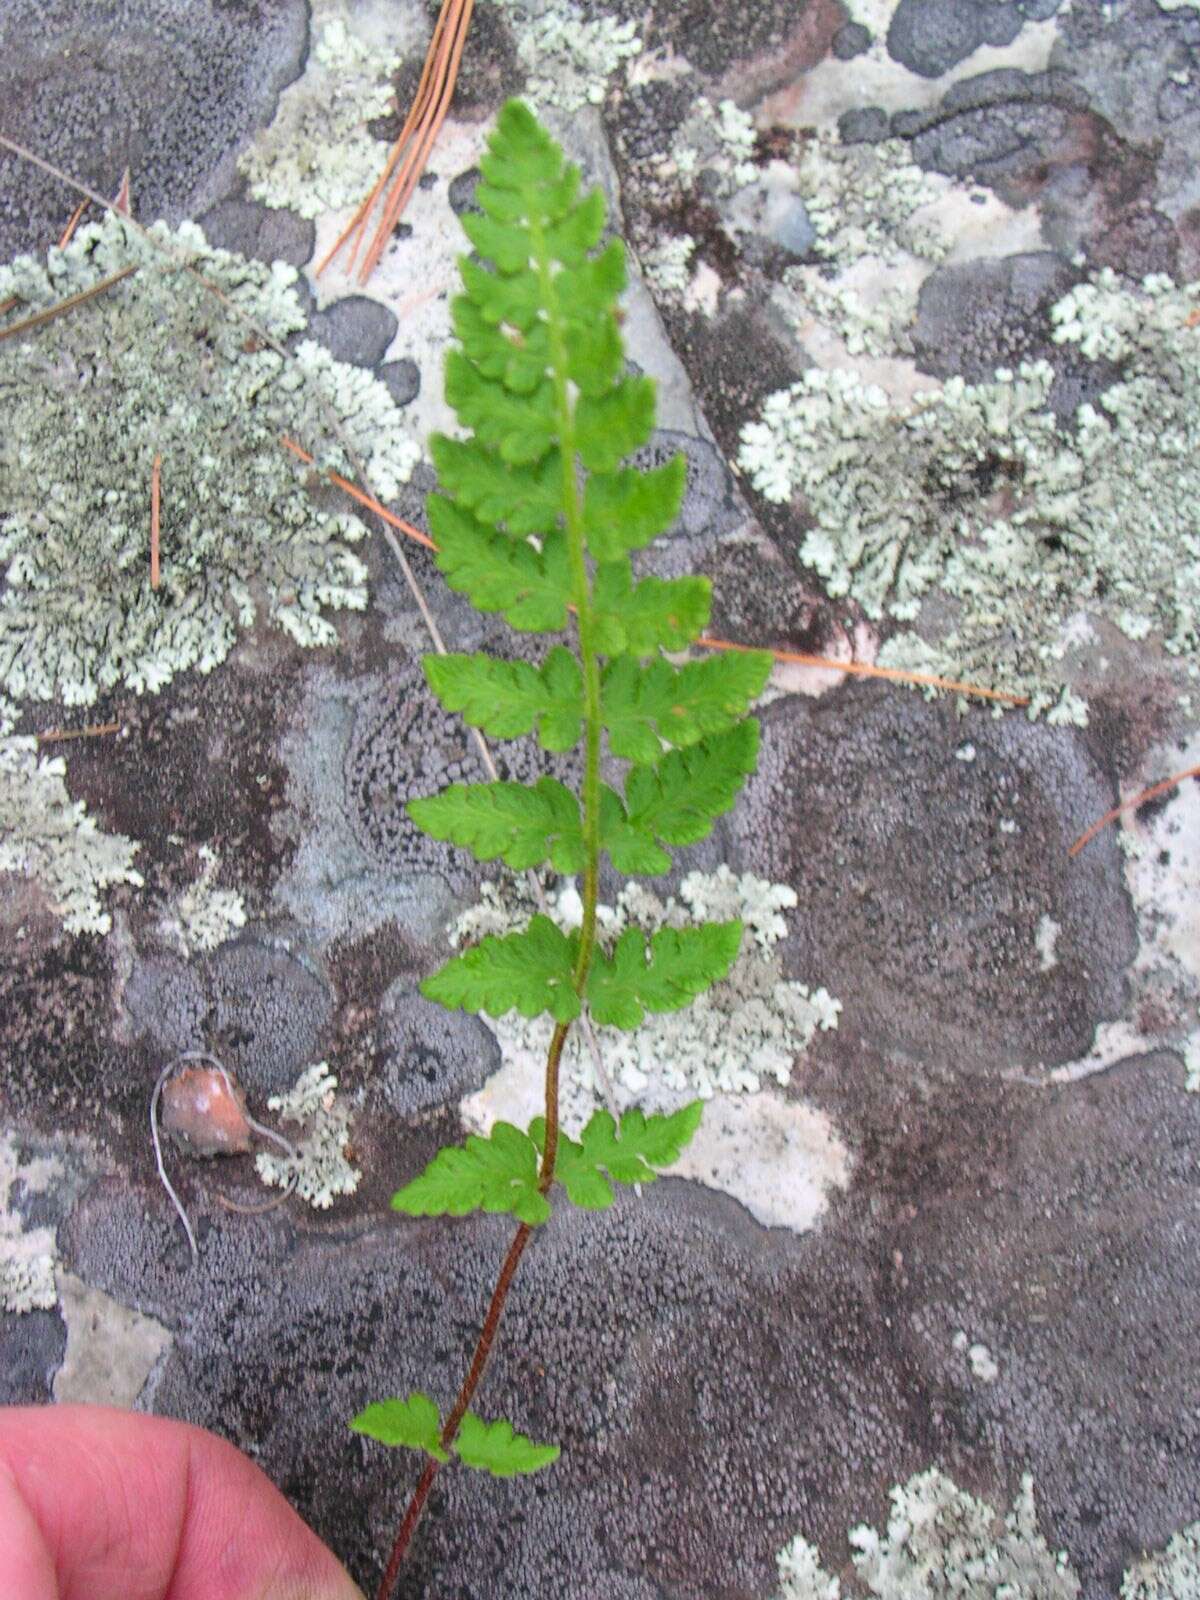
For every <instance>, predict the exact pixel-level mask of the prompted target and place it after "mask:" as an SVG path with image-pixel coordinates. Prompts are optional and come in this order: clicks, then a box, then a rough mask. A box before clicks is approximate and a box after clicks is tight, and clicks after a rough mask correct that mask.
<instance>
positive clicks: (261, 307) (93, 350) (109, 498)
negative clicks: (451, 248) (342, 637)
mask: <svg viewBox="0 0 1200 1600" xmlns="http://www.w3.org/2000/svg"><path fill="white" fill-rule="evenodd" d="M152 231H153V232H154V234H155V236H156V238H157V239H158V240H159V241H160V243H161V244H162V245H164V246H166V247H167V248H168V249H169V250H171V251H173V252H175V253H176V255H182V256H184V257H186V258H187V259H188V260H190V261H191V262H193V263H194V264H195V265H196V266H197V267H198V268H199V269H200V270H201V271H202V272H203V273H204V275H205V276H206V277H207V278H208V279H210V280H211V281H212V282H214V283H215V284H216V285H217V286H218V287H219V288H220V289H221V290H222V291H223V292H224V293H225V294H227V295H228V296H229V297H230V298H231V299H232V300H233V301H234V302H235V303H236V304H237V305H238V306H239V307H240V308H241V309H242V310H243V311H245V312H246V313H248V314H249V315H250V316H252V317H254V318H255V319H256V320H257V321H258V322H259V323H260V324H261V325H262V326H263V327H264V328H265V329H266V331H267V332H268V333H269V334H270V335H271V336H273V337H274V338H276V339H283V338H285V337H286V336H287V335H288V334H290V333H292V332H295V331H297V330H299V329H300V328H302V327H303V325H304V317H303V313H302V311H301V308H300V302H299V300H298V299H297V297H296V295H295V293H294V292H293V290H292V287H291V285H292V283H293V282H294V280H295V277H296V274H295V272H294V270H293V269H292V268H290V267H286V266H283V265H281V264H279V263H276V264H275V265H274V266H272V267H266V266H263V265H261V264H259V263H257V262H249V261H244V260H242V259H241V258H240V257H238V256H235V255H232V254H231V253H229V252H227V251H222V250H210V249H209V248H208V246H207V245H206V244H205V241H204V238H203V235H202V234H201V233H200V231H199V230H198V229H197V228H196V227H195V226H194V225H192V224H187V223H185V224H183V225H182V226H181V227H180V228H179V229H178V230H176V231H175V232H172V231H171V230H169V229H167V228H166V227H165V226H163V225H161V224H156V225H155V228H154V230H152ZM130 264H136V266H137V271H136V273H135V274H134V276H133V277H131V278H129V279H127V280H126V281H125V282H123V283H121V284H120V285H118V286H117V287H115V288H112V289H109V290H107V291H106V292H104V293H102V294H100V295H98V296H97V297H96V298H94V299H92V300H90V301H88V302H87V303H86V304H83V305H80V306H77V307H76V308H75V309H73V310H72V311H71V312H70V313H69V314H68V315H64V316H60V317H57V318H55V319H54V320H52V321H51V322H49V323H47V324H46V325H44V326H43V327H41V328H39V329H37V330H36V331H34V332H31V333H29V334H27V335H25V336H23V337H21V338H18V339H13V340H10V341H8V342H6V343H5V344H4V345H3V346H0V403H2V404H3V408H4V413H5V424H6V425H5V428H4V431H3V434H2V435H0V507H2V508H3V509H2V510H0V560H2V561H3V562H4V563H5V568H6V572H5V575H6V578H7V583H6V586H5V589H4V592H3V594H2V595H0V689H2V690H6V691H7V692H8V693H9V694H11V695H14V696H28V697H32V698H39V699H48V698H54V697H61V698H62V699H63V700H64V701H66V702H68V703H70V704H89V703H91V702H92V701H94V700H95V698H96V696H97V694H99V693H101V692H102V691H104V690H106V689H110V688H113V687H115V686H117V685H123V686H125V687H127V688H130V689H133V690H135V691H137V692H145V691H154V690H157V689H160V688H161V687H162V686H163V685H164V684H165V683H167V682H169V681H170V679H171V678H172V677H173V676H174V675H175V674H176V673H178V672H181V671H184V670H185V669H187V668H190V667H196V668H199V669H200V670H201V671H208V670H210V669H211V668H213V667H215V666H216V665H218V664H219V663H220V662H221V661H223V660H224V659H225V657H226V656H227V655H228V654H229V651H230V650H231V649H232V647H233V644H234V641H235V639H236V637H237V633H238V629H239V628H246V627H249V626H250V625H251V624H252V623H253V622H254V620H255V617H256V615H257V614H258V613H259V611H260V610H261V611H262V612H263V613H265V615H266V616H267V617H268V618H269V619H270V620H271V621H272V622H273V623H275V624H276V625H277V626H279V627H281V628H283V629H285V630H286V631H287V632H288V633H290V634H291V635H292V637H293V638H294V639H295V640H296V641H297V642H298V643H300V644H303V645H324V644H331V643H333V642H334V641H335V640H336V637H337V635H336V632H335V630H334V628H333V626H332V624H331V623H330V621H329V620H328V618H327V616H325V614H324V613H325V611H327V610H336V609H341V608H361V607H362V606H364V605H365V603H366V569H365V567H364V565H363V563H362V562H361V561H360V560H359V558H358V556H357V555H355V554H354V552H353V551H352V549H351V548H350V545H351V544H352V543H353V542H354V541H355V540H357V539H358V538H359V537H360V536H361V533H362V525H361V523H359V522H358V521H357V519H356V518H354V517H353V516H351V515H349V514H348V513H347V512H346V511H345V510H344V509H342V508H341V507H340V506H339V507H337V508H336V509H330V508H329V505H327V503H326V502H323V501H321V500H318V499H317V498H316V497H315V496H314V494H313V493H312V492H311V491H310V488H309V487H308V485H307V484H306V477H305V473H304V471H303V468H301V467H300V466H299V464H298V463H297V462H296V461H295V460H294V458H293V457H292V456H290V455H289V454H288V453H287V452H286V451H284V450H283V449H282V447H281V445H280V436H281V435H283V434H287V435H289V436H291V437H292V438H294V439H297V440H298V441H299V442H300V443H301V444H302V445H303V446H305V447H306V448H307V449H309V450H310V451H311V452H313V454H314V455H315V456H316V457H317V459H318V462H319V464H320V465H321V466H327V467H333V468H336V469H337V470H339V471H342V472H347V473H351V474H354V475H357V474H355V469H354V466H353V464H352V463H351V461H350V460H349V459H348V458H347V455H346V452H345V450H344V449H343V446H342V444H341V443H340V442H339V441H338V440H337V439H336V438H334V436H333V430H332V426H331V423H330V412H332V414H333V415H334V416H335V417H336V418H338V419H339V420H340V426H341V429H342V432H343V435H344V437H345V439H346V440H347V441H348V443H349V445H350V447H351V448H352V449H353V450H355V451H356V452H357V453H358V455H359V456H360V457H361V459H362V460H363V461H364V462H365V464H366V473H367V478H368V481H369V485H370V487H371V488H373V489H374V490H375V492H376V493H378V494H380V495H382V496H383V497H385V498H386V497H387V496H388V495H389V494H391V493H392V492H394V490H395V488H396V485H397V484H398V483H399V482H400V481H402V480H404V479H406V478H407V477H408V475H409V473H410V472H411V470H412V468H413V466H414V465H415V463H416V461H417V459H418V455H419V452H418V449H417V447H416V445H415V444H414V443H413V442H412V440H411V439H409V437H408V436H407V433H406V431H405V428H404V424H403V422H402V420H401V417H400V413H399V411H398V410H397V409H396V407H395V405H394V404H393V402H392V400H391V396H390V395H389V394H388V392H387V390H386V388H385V387H384V386H383V384H381V383H379V382H378V381H377V380H375V379H374V378H372V377H371V376H370V375H369V374H367V373H365V372H363V371H361V370H360V369H358V368H351V367H347V366H344V365H342V364H341V363H338V362H336V361H334V360H333V359H332V357H330V356H329V354H328V352H327V351H325V350H324V349H322V348H321V347H320V346H318V345H316V344H313V343H312V342H310V341H306V342H304V343H302V344H301V345H300V346H299V348H298V350H297V352H296V358H295V360H294V361H291V362H285V361H284V359H283V358H282V357H280V356H279V355H277V354H275V352H274V351H272V350H271V349H269V348H261V347H259V345H258V342H257V341H256V340H255V339H254V338H253V337H251V336H250V335H249V333H248V330H247V327H246V325H245V324H244V323H243V322H241V321H239V320H238V319H236V318H235V317H234V316H232V315H231V314H230V313H229V311H228V310H227V309H225V308H224V307H222V306H221V305H220V304H219V303H218V302H217V300H216V299H215V298H214V297H213V296H212V295H211V294H210V293H208V292H207V291H206V290H205V288H204V287H203V286H202V284H201V283H200V282H198V280H197V278H196V277H195V276H194V275H192V274H191V273H189V272H187V271H185V270H183V269H182V268H181V267H180V266H179V265H177V264H175V263H174V262H173V261H172V260H170V259H168V258H166V257H164V255H162V254H161V253H160V252H159V251H158V250H155V249H154V248H152V247H151V246H150V245H149V244H148V243H147V242H146V241H144V240H143V239H142V238H141V237H140V236H139V235H137V234H136V233H134V232H133V231H132V230H131V229H129V228H127V227H126V226H125V225H124V224H123V223H122V222H121V221H120V220H119V219H115V218H111V217H110V218H107V219H106V220H105V221H104V222H101V223H98V224H94V225H91V226H88V227H85V228H82V229H80V230H79V232H78V233H77V234H76V236H75V238H74V239H73V240H72V242H71V244H70V245H69V246H68V247H67V249H66V250H57V249H53V250H51V251H50V252H49V254H48V256H47V257H46V258H45V259H44V260H42V259H38V258H34V257H32V256H23V257H20V258H19V259H18V260H17V261H15V262H13V263H12V264H11V265H10V266H7V267H0V299H3V298H4V297H6V296H8V295H15V296H16V297H17V298H18V299H19V301H20V302H21V304H20V307H19V309H18V311H17V312H15V313H13V314H12V315H13V316H14V317H15V316H17V315H24V314H26V313H28V312H33V311H37V310H39V309H42V308H43V307H48V306H51V305H54V304H57V303H58V302H59V301H61V300H63V299H65V298H66V297H67V296H68V295H70V294H73V293H75V292H77V291H79V290H82V289H86V288H89V287H91V286H93V285H94V284H96V283H98V282H99V281H100V280H101V279H103V278H105V277H107V276H108V275H110V274H112V273H114V272H116V271H118V270H119V269H121V268H122V267H124V266H127V265H130ZM326 407H328V410H327V409H326ZM156 455H157V456H161V458H162V520H161V541H160V542H161V572H162V580H161V585H160V587H159V588H158V589H156V590H155V589H152V588H151V587H150V582H149V543H150V511H149V507H150V481H151V472H152V464H153V461H154V458H155V456H156Z"/></svg>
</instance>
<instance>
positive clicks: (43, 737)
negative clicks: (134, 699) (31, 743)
mask: <svg viewBox="0 0 1200 1600" xmlns="http://www.w3.org/2000/svg"><path fill="white" fill-rule="evenodd" d="M120 731H121V724H120V723H119V722H91V723H89V724H88V725H87V727H86V728H47V729H46V731H45V733H39V734H37V735H36V736H35V737H36V738H37V742H38V743H39V744H55V743H57V742H59V741H61V740H63V739H98V738H100V736H101V735H102V734H105V733H120Z"/></svg>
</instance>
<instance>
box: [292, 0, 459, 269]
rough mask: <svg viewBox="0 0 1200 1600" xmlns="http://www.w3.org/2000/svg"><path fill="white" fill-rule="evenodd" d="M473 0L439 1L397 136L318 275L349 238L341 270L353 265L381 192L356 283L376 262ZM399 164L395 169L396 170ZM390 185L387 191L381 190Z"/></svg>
mask: <svg viewBox="0 0 1200 1600" xmlns="http://www.w3.org/2000/svg"><path fill="white" fill-rule="evenodd" d="M473 8H474V0H442V7H441V10H440V11H439V12H438V19H437V23H436V25H435V27H434V30H433V37H432V38H431V39H430V41H429V49H428V51H427V52H426V55H425V62H424V65H423V67H422V69H421V79H420V82H419V83H418V85H417V92H416V94H415V96H414V97H413V103H412V107H411V109H410V111H409V113H408V116H407V117H406V118H405V121H404V126H403V128H402V129H401V132H400V137H399V138H398V139H397V140H396V143H395V144H394V145H393V146H392V149H391V152H390V153H389V155H388V159H387V161H386V163H385V165H384V168H383V171H382V172H381V173H380V175H379V177H378V178H377V179H376V181H375V184H374V187H373V188H372V189H371V192H370V194H368V195H367V196H366V198H365V199H364V200H363V202H362V204H361V205H360V206H359V208H358V210H357V211H356V212H355V213H354V216H353V217H352V218H351V220H350V222H349V223H348V224H347V225H346V227H345V228H344V229H343V230H342V232H341V234H340V235H339V236H338V238H337V239H336V240H335V241H334V244H333V245H332V247H331V248H330V250H329V251H328V252H327V253H326V255H325V256H324V258H323V259H322V261H321V263H320V265H319V266H318V267H317V276H318V277H319V276H320V275H321V273H322V272H324V271H325V269H326V267H327V266H329V264H330V262H331V261H333V260H334V258H335V257H336V256H337V255H338V254H339V253H340V251H341V249H342V247H343V246H344V245H345V244H346V243H347V242H348V241H349V240H350V239H353V240H354V245H353V248H352V249H351V251H350V259H349V261H348V262H347V265H346V270H347V271H348V272H349V271H351V270H353V268H354V265H355V261H356V259H357V257H358V252H359V249H360V247H361V246H362V244H363V241H364V239H365V237H366V228H367V223H368V221H369V219H370V216H371V213H372V212H373V211H374V210H375V207H376V204H377V202H378V201H379V199H380V196H381V195H383V196H385V198H384V202H383V210H382V214H381V218H380V221H379V223H378V225H377V227H376V229H375V233H374V234H373V236H372V238H371V242H370V244H369V246H368V248H367V251H366V254H365V256H364V258H363V263H362V267H361V269H360V272H359V282H360V283H366V282H367V280H368V279H369V278H370V276H371V273H372V272H373V271H374V270H375V268H376V267H377V266H378V264H379V261H380V258H381V257H382V255H383V252H384V250H385V249H386V248H387V242H388V240H389V239H390V238H391V236H392V232H393V230H394V229H395V226H396V223H397V222H398V221H399V219H400V215H401V213H402V211H403V210H404V207H405V206H406V205H407V204H408V201H409V199H410V197H411V196H412V193H413V190H414V189H415V188H416V186H417V184H418V182H419V181H420V178H421V174H422V172H423V171H424V170H425V163H426V162H427V161H428V159H429V152H430V151H431V149H432V148H433V145H434V141H435V140H436V139H437V136H438V132H439V131H440V129H441V126H442V123H443V122H444V121H445V119H446V113H447V111H448V110H449V108H450V101H451V98H452V97H453V94H454V85H455V82H456V81H457V78H458V69H459V63H460V62H461V60H462V53H463V48H464V46H465V44H466V38H467V29H468V26H469V24H470V21H471V12H472V10H473ZM397 169H399V170H397ZM389 185H390V186H391V187H390V193H386V191H387V190H388V188H389Z"/></svg>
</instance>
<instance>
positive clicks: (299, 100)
mask: <svg viewBox="0 0 1200 1600" xmlns="http://www.w3.org/2000/svg"><path fill="white" fill-rule="evenodd" d="M339 9H340V8H333V7H330V6H328V5H325V6H323V7H320V8H318V15H316V16H314V18H313V22H314V27H313V33H314V36H315V41H316V42H315V43H314V45H313V49H312V53H311V55H310V57H309V62H308V66H307V68H306V70H305V72H304V74H303V76H302V77H300V78H299V79H297V81H296V82H295V83H293V84H290V85H289V86H288V88H286V89H285V90H284V91H283V93H282V94H281V95H280V97H279V106H278V109H277V111H276V113H275V116H274V118H273V119H272V121H271V124H270V126H269V127H267V128H264V129H263V130H262V131H261V132H260V133H258V134H257V135H256V137H255V139H254V141H253V143H252V144H251V145H250V146H249V148H248V149H246V150H245V151H243V153H242V155H241V156H240V157H239V158H238V168H239V170H240V171H241V172H242V174H243V175H244V176H245V177H246V179H247V180H248V182H249V189H250V193H251V194H252V195H253V196H254V198H255V199H256V200H261V201H262V202H263V204H264V205H268V206H288V207H290V208H291V209H292V210H293V211H296V212H299V214H300V215H301V216H302V217H317V216H320V214H321V212H322V211H325V210H327V209H328V208H329V207H331V206H344V205H350V204H354V203H357V202H358V201H359V200H361V199H362V197H363V195H364V194H365V193H367V191H368V190H369V189H370V188H371V187H372V185H373V184H374V182H375V179H376V178H377V177H378V176H379V169H380V167H381V166H382V164H383V160H384V157H385V155H386V149H387V147H386V145H384V144H381V142H380V141H379V140H378V139H375V138H372V136H371V134H370V133H369V132H368V128H367V124H368V123H369V122H371V121H372V120H373V119H375V118H377V117H381V116H383V115H385V114H386V113H387V112H388V111H389V110H390V109H391V108H392V102H393V91H392V84H391V77H392V74H393V73H394V72H395V71H396V70H397V68H398V67H399V66H400V57H399V55H398V54H397V53H396V51H395V50H394V49H392V48H390V47H388V46H387V45H383V46H380V45H376V44H373V43H370V42H368V41H367V40H365V39H363V38H362V37H360V36H359V35H358V34H357V32H356V31H355V29H354V27H353V24H352V23H348V22H347V20H346V19H345V17H343V16H341V15H339V14H336V13H337V10H339ZM320 12H325V13H330V12H333V13H334V14H332V15H330V16H329V20H327V21H325V22H324V24H323V25H322V24H321V21H320Z"/></svg>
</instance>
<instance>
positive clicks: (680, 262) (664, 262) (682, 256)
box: [640, 233, 696, 299]
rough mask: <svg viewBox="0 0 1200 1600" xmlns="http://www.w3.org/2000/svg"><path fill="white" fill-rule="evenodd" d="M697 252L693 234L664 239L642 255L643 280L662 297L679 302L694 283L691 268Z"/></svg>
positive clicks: (676, 235) (674, 235) (673, 235)
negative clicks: (662, 295) (669, 297)
mask: <svg viewBox="0 0 1200 1600" xmlns="http://www.w3.org/2000/svg"><path fill="white" fill-rule="evenodd" d="M695 249H696V241H695V240H694V239H693V238H692V236H691V234H690V233H681V234H670V235H668V236H667V237H666V238H664V239H660V240H659V241H658V242H657V243H656V244H654V245H652V246H651V247H650V249H648V250H646V251H644V252H643V253H642V255H641V258H640V264H641V268H642V276H643V277H644V278H645V279H646V281H647V282H648V283H649V284H650V286H651V287H652V288H653V289H655V290H657V291H658V293H659V294H665V295H670V296H672V297H674V298H676V299H678V298H679V297H680V296H682V294H683V292H684V290H685V289H686V288H687V286H688V284H689V282H690V281H691V272H690V270H689V265H688V264H689V262H690V261H691V259H692V255H693V253H694V251H695Z"/></svg>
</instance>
